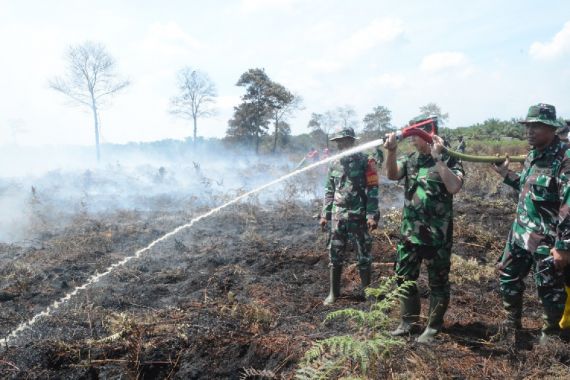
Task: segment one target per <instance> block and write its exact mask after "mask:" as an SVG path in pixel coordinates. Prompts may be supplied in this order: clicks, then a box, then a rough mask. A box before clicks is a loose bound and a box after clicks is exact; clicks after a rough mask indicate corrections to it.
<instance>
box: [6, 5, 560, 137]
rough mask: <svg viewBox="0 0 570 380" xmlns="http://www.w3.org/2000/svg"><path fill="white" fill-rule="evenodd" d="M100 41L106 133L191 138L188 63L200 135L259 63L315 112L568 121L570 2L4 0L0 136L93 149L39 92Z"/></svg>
mask: <svg viewBox="0 0 570 380" xmlns="http://www.w3.org/2000/svg"><path fill="white" fill-rule="evenodd" d="M86 40H91V41H94V42H99V43H101V44H103V45H104V46H105V47H106V48H107V50H108V52H109V53H110V54H111V55H112V56H113V57H114V58H115V60H116V61H117V69H118V73H119V74H121V75H123V76H124V77H125V78H128V79H129V80H130V81H131V82H132V84H131V86H130V87H128V88H127V89H126V90H125V91H124V92H122V93H120V94H118V95H117V96H116V97H115V98H114V100H113V101H112V104H111V105H110V106H109V107H107V108H106V109H103V110H102V112H101V128H102V131H101V134H102V141H103V142H113V143H125V142H130V141H152V140H160V139H166V138H173V139H183V138H185V137H186V136H190V135H191V133H192V132H191V124H190V123H189V122H186V121H183V120H179V119H176V118H175V117H173V116H171V115H170V114H169V113H168V104H169V99H170V98H171V97H172V96H174V95H176V73H177V71H178V70H180V69H181V68H182V67H184V66H191V67H193V68H196V69H199V70H202V71H205V72H206V73H208V74H209V76H210V77H211V78H212V80H213V81H214V82H215V84H216V86H217V89H218V93H219V97H218V100H217V107H218V110H219V114H218V116H216V117H215V118H211V119H203V120H200V121H199V129H198V135H200V136H204V137H222V136H224V134H225V131H226V128H227V120H228V119H229V118H230V117H231V115H232V112H233V107H234V106H235V105H237V104H238V103H239V101H240V99H239V97H240V95H242V94H243V88H240V87H236V86H235V83H236V82H237V80H238V78H239V76H240V75H241V74H242V73H243V72H245V71H246V70H248V69H250V68H256V67H259V68H264V69H265V71H266V73H267V74H268V75H269V76H270V78H271V79H273V80H274V81H277V82H279V83H281V84H283V85H284V86H286V87H287V88H289V89H290V90H291V91H294V92H296V93H298V94H299V95H301V96H302V97H303V99H304V106H305V110H304V111H302V112H299V113H297V114H296V117H294V118H293V119H291V120H290V121H289V122H290V124H291V126H292V131H293V133H294V134H299V133H303V132H306V131H307V127H306V126H307V122H308V120H309V117H310V114H311V113H312V112H318V113H320V112H324V111H327V110H329V109H333V108H335V107H337V106H345V105H349V106H352V107H353V108H354V109H355V110H356V111H357V113H358V117H359V119H362V117H363V116H364V115H365V114H366V113H368V112H370V111H371V110H372V108H373V107H375V106H377V105H383V106H386V107H388V108H389V109H390V110H392V114H393V123H394V124H395V125H397V126H399V125H403V124H404V123H405V122H406V121H407V120H409V119H411V118H412V117H413V116H415V115H416V114H417V112H418V110H419V107H420V106H422V105H425V104H426V103H429V102H436V103H437V104H438V105H439V106H440V107H441V108H442V109H443V111H445V112H448V113H449V115H450V120H449V125H450V126H451V127H456V126H465V125H470V124H473V123H476V122H482V121H483V120H485V119H487V118H489V117H497V118H501V119H508V118H511V117H523V116H524V115H525V114H526V110H527V109H528V106H529V105H531V104H534V103H537V102H548V103H551V104H554V105H555V106H556V107H557V111H558V114H559V115H560V116H562V117H566V118H570V2H569V1H563V0H560V1H541V2H539V1H531V0H522V1H521V0H519V1H510V0H509V1H496V0H495V1H470V2H466V1H425V0H424V1H419V0H418V1H415V0H413V1H412V0H410V1H399V2H398V1H379V0H371V1H346V0H344V1H336V0H335V1H329V0H242V1H237V0H236V1H221V0H218V1H182V0H181V1H166V0H165V1H143V0H139V1H135V0H128V1H119V0H112V1H107V0H102V1H96V0H89V1H84V0H73V1H71V0H53V1H39V0H38V1H26V0H21V1H17V0H13V1H6V0H0V46H1V47H2V59H0V145H3V144H11V145H14V144H19V145H39V144H47V145H58V144H75V145H77V144H79V145H92V144H93V141H94V137H93V136H94V132H93V124H92V116H91V114H90V113H89V112H88V111H87V110H82V109H81V108H78V107H69V105H68V102H67V101H66V99H65V98H64V97H63V96H62V95H60V94H58V93H56V92H54V91H53V90H51V89H49V88H48V81H49V79H50V78H53V77H54V76H56V75H60V76H61V75H63V74H64V71H65V61H64V54H65V52H66V48H67V47H68V46H69V45H71V44H78V43H82V42H84V41H86Z"/></svg>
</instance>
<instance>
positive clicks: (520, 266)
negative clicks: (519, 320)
mask: <svg viewBox="0 0 570 380" xmlns="http://www.w3.org/2000/svg"><path fill="white" fill-rule="evenodd" d="M549 256H550V247H548V246H540V247H538V249H537V251H536V252H534V253H531V252H529V251H527V250H525V249H523V248H521V247H519V246H517V245H516V244H512V243H510V242H507V245H506V247H505V250H504V251H503V255H502V256H501V257H500V258H499V260H498V261H497V269H498V270H499V273H500V275H499V284H500V289H501V295H502V297H503V302H504V303H505V307H507V309H508V306H509V305H508V303H509V302H510V303H513V302H520V304H521V306H522V295H523V292H524V290H525V284H524V279H525V277H526V276H527V275H528V273H529V272H530V270H531V269H533V272H534V282H535V284H536V287H537V290H538V297H539V298H540V301H541V302H542V306H543V307H544V309H545V311H546V312H547V314H548V313H549V312H551V313H554V314H557V313H560V314H562V312H563V310H564V303H565V302H566V291H565V290H564V276H563V274H562V273H559V272H556V271H553V270H548V269H547V268H543V267H542V265H541V261H542V260H544V259H546V258H548V257H549Z"/></svg>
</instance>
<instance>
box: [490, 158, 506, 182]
mask: <svg viewBox="0 0 570 380" xmlns="http://www.w3.org/2000/svg"><path fill="white" fill-rule="evenodd" d="M510 162H511V161H510V160H509V155H508V154H507V158H506V159H505V161H503V163H502V164H491V169H493V170H494V171H495V172H496V173H498V174H499V175H500V176H501V177H503V178H505V177H506V176H507V174H509V163H510Z"/></svg>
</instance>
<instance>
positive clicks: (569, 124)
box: [556, 120, 570, 144]
mask: <svg viewBox="0 0 570 380" xmlns="http://www.w3.org/2000/svg"><path fill="white" fill-rule="evenodd" d="M565 124H566V125H565V126H564V127H562V128H560V129H558V130H557V131H556V134H557V135H558V138H560V141H562V142H563V143H565V144H568V132H570V120H566V121H565Z"/></svg>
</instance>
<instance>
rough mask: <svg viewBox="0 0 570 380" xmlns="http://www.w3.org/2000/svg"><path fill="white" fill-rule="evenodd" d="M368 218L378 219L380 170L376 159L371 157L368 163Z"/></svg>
mask: <svg viewBox="0 0 570 380" xmlns="http://www.w3.org/2000/svg"><path fill="white" fill-rule="evenodd" d="M365 173H366V218H367V219H374V220H376V221H378V220H379V219H380V213H379V212H378V171H377V170H376V160H373V159H370V160H368V162H367V164H366V171H365Z"/></svg>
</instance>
